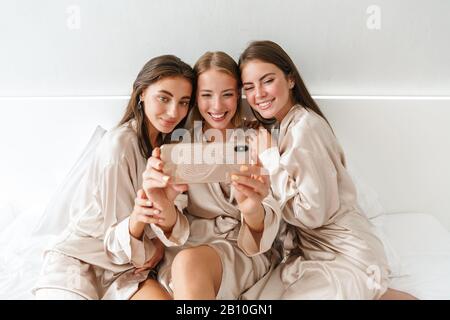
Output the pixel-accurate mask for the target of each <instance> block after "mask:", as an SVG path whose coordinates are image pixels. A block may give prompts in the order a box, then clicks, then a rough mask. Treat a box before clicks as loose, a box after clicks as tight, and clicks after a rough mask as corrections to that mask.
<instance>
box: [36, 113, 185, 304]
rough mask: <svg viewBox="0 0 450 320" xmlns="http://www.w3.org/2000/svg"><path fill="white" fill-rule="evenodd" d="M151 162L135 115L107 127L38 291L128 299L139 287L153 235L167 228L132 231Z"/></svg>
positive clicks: (48, 258)
mask: <svg viewBox="0 0 450 320" xmlns="http://www.w3.org/2000/svg"><path fill="white" fill-rule="evenodd" d="M145 166H146V159H144V157H142V155H141V153H140V151H139V145H138V139H137V135H136V128H135V122H134V121H133V120H131V121H130V122H128V123H125V124H123V125H121V126H119V127H116V128H114V129H112V130H110V131H109V132H107V133H105V135H104V136H103V137H102V140H101V141H100V142H99V145H98V146H97V148H96V149H95V155H94V157H93V161H92V163H91V164H90V165H89V167H88V169H87V171H86V173H85V176H84V177H83V179H82V182H81V183H80V186H79V188H78V190H77V192H76V195H75V196H74V198H73V200H72V202H71V203H68V204H67V208H66V211H65V212H63V213H61V214H68V215H69V216H70V223H69V226H68V227H67V228H66V229H65V230H64V232H63V233H62V234H61V235H60V236H59V237H58V239H57V241H55V243H53V244H52V245H51V246H50V247H49V248H48V250H46V251H45V253H44V255H45V256H44V264H43V267H42V271H41V275H40V276H39V278H38V282H37V284H36V286H35V288H34V289H33V291H34V292H35V291H36V290H38V289H42V288H56V289H65V290H68V291H72V292H75V293H77V294H79V295H82V296H83V297H85V298H87V299H128V298H130V296H131V295H132V294H133V293H134V292H135V291H137V289H138V284H139V282H142V281H143V280H145V279H146V278H147V275H148V273H149V271H144V272H142V273H140V274H137V275H134V269H135V268H139V267H141V266H142V265H144V263H145V262H146V261H148V260H149V259H150V258H151V257H152V256H153V254H154V252H155V247H154V245H153V243H152V242H151V239H153V238H155V237H156V235H155V231H156V232H161V230H159V228H157V227H154V228H151V227H150V225H148V226H146V228H145V230H144V235H143V237H142V239H136V238H134V237H132V236H131V235H130V233H129V217H130V214H131V212H132V211H133V207H134V199H135V198H136V194H137V191H138V190H139V189H141V188H142V173H143V172H144V170H145ZM182 196H183V195H181V196H180V197H182ZM183 223H184V224H187V223H188V222H187V219H186V218H184V217H181V216H180V219H178V220H177V225H176V226H175V228H174V229H177V228H181V227H182V226H181V225H182V224H183ZM154 230H155V231H154ZM165 241H166V243H170V244H172V243H173V242H172V241H174V242H177V241H180V239H175V238H171V239H165ZM183 241H185V239H184V240H183ZM68 278H72V279H73V281H68Z"/></svg>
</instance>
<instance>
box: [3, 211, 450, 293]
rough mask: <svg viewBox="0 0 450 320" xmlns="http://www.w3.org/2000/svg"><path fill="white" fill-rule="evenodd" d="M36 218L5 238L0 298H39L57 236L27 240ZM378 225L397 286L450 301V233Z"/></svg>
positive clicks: (416, 218) (391, 218)
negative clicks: (34, 290) (45, 253)
mask: <svg viewBox="0 0 450 320" xmlns="http://www.w3.org/2000/svg"><path fill="white" fill-rule="evenodd" d="M30 216H31V214H30V215H27V214H22V215H21V216H19V217H17V218H16V219H15V220H14V221H13V223H11V224H10V225H8V226H7V227H6V228H4V229H3V230H2V232H1V233H0V252H2V257H0V299H33V296H32V294H31V293H30V289H31V287H32V286H33V284H34V283H35V281H36V279H37V277H38V274H39V270H40V266H41V253H42V250H43V248H44V247H45V245H46V243H47V241H49V240H51V236H39V237H36V236H35V237H27V236H25V235H27V234H31V232H30V231H31V229H32V227H33V225H34V223H33V221H30ZM372 221H373V222H374V224H375V225H376V226H377V229H378V231H380V236H381V237H382V238H383V239H382V240H383V241H384V242H385V243H386V245H387V246H389V248H388V250H387V252H388V258H389V261H390V263H391V265H392V268H393V270H394V271H395V272H394V275H393V277H392V282H391V287H392V288H395V289H399V290H403V291H406V292H408V293H411V294H413V295H414V296H416V297H418V298H419V299H450V272H449V271H450V233H449V232H448V231H447V230H446V229H445V228H444V227H443V226H442V225H441V224H440V223H439V222H438V221H437V220H436V219H435V218H434V217H433V216H431V215H427V214H418V213H402V214H385V215H382V216H379V217H377V218H374V219H373V220H372Z"/></svg>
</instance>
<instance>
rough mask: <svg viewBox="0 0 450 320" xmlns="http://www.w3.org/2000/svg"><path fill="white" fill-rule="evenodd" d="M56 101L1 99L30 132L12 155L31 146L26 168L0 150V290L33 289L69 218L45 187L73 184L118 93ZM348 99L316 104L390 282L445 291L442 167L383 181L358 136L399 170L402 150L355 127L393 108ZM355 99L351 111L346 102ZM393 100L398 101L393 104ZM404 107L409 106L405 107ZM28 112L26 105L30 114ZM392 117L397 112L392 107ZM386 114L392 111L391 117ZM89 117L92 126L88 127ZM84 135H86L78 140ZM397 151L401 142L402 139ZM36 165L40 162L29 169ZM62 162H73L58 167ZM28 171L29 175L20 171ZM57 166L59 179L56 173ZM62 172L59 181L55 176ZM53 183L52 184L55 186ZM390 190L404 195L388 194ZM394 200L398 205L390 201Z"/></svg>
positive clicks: (449, 250) (415, 290) (119, 105)
mask: <svg viewBox="0 0 450 320" xmlns="http://www.w3.org/2000/svg"><path fill="white" fill-rule="evenodd" d="M61 103H62V102H61V101H40V102H36V101H30V102H20V103H19V102H18V103H17V104H20V107H19V106H15V105H14V103H10V104H9V107H10V109H9V110H12V111H11V112H14V113H15V114H14V115H11V116H14V117H17V118H21V119H24V120H23V121H24V125H25V126H28V127H29V128H31V130H33V132H34V134H33V135H32V136H28V137H27V139H28V141H27V145H29V148H28V149H26V150H25V151H23V152H26V153H23V154H21V157H20V158H21V159H22V158H26V157H30V154H31V155H33V154H34V155H38V156H36V157H33V162H32V163H33V166H31V168H29V167H28V166H25V165H24V166H23V168H24V169H23V170H22V169H21V170H19V169H14V168H15V167H14V165H16V167H17V166H18V165H20V166H22V163H20V162H19V164H16V163H14V162H13V159H12V158H11V159H10V160H8V158H7V157H8V155H7V154H6V155H5V156H4V157H3V158H2V159H1V161H6V162H3V163H2V166H0V167H1V168H2V170H3V169H4V168H5V167H6V168H7V169H9V171H10V172H9V175H8V171H6V170H4V172H2V178H3V177H5V179H6V180H3V182H2V185H1V186H2V187H3V188H4V189H2V195H3V194H8V192H9V195H11V197H10V199H12V200H8V199H7V200H5V199H4V198H3V199H2V198H0V212H1V215H0V252H1V253H2V254H1V256H0V299H33V296H32V294H31V292H30V289H31V288H32V286H33V285H34V283H35V281H36V279H37V277H38V275H39V271H40V267H41V262H42V251H43V249H44V248H45V246H46V245H47V244H48V243H49V242H50V241H52V240H53V239H54V238H55V235H56V234H57V233H58V231H60V230H61V228H62V226H63V225H64V224H65V223H66V222H67V219H68V217H62V218H55V216H54V215H52V214H49V212H50V211H52V210H51V208H52V206H57V205H58V204H57V203H55V202H54V201H53V200H51V199H52V198H51V195H52V194H55V192H56V190H59V192H67V190H70V188H71V187H73V185H72V186H71V185H70V184H69V185H68V184H67V183H68V182H67V181H69V180H70V179H69V178H70V177H71V178H72V180H73V173H74V172H79V166H80V165H81V166H82V165H83V164H85V163H87V161H88V156H87V155H89V150H92V147H93V146H95V141H97V139H98V138H99V137H101V135H102V132H103V129H101V127H97V124H100V125H101V126H102V127H105V128H109V127H111V126H112V125H113V124H114V123H116V122H117V119H118V118H119V117H120V115H121V112H122V110H123V106H124V104H125V101H100V100H95V101H89V102H86V101H78V102H73V101H65V102H63V103H65V105H66V106H67V108H64V110H62V109H61V108H60V107H61ZM356 104H357V103H356V102H348V101H338V102H336V101H328V102H325V103H322V104H321V105H323V106H324V108H323V109H324V111H325V114H326V115H327V116H328V118H329V120H330V121H331V123H332V124H333V127H334V129H335V132H336V135H337V136H338V138H339V139H340V141H341V143H342V145H343V148H344V150H345V152H346V155H347V158H348V159H351V162H350V164H349V169H350V173H351V174H352V176H353V178H354V180H355V183H356V185H357V190H358V201H359V205H360V207H361V208H362V210H363V212H364V213H365V214H366V215H367V216H368V217H369V219H370V220H371V221H372V222H373V224H374V225H375V226H376V230H377V232H378V234H379V236H380V238H381V239H382V241H383V243H384V245H385V248H386V252H387V256H388V260H389V263H390V265H391V268H392V271H393V273H392V276H391V283H390V286H391V287H392V288H394V289H398V290H402V291H406V292H408V293H410V294H412V295H414V296H416V297H418V298H419V299H450V274H449V273H448V271H449V270H450V233H449V231H448V230H449V229H448V226H447V225H446V224H445V221H446V220H445V219H447V218H448V214H449V212H448V210H447V208H448V199H447V197H446V196H445V192H447V191H448V188H447V189H446V185H445V184H443V183H437V184H436V181H438V182H439V179H441V178H442V179H443V180H445V181H450V179H447V176H446V175H448V174H447V172H444V173H442V174H441V175H439V176H436V177H434V178H433V177H432V178H433V179H434V185H438V186H440V188H439V189H436V190H433V192H432V193H430V192H428V193H427V191H426V190H423V189H420V188H423V187H424V186H425V188H428V186H427V185H426V182H427V181H426V180H423V181H418V183H417V185H414V186H412V185H411V184H410V183H409V181H407V177H406V178H405V177H400V178H399V179H400V182H398V181H394V182H391V180H390V179H392V178H397V177H392V175H393V173H390V172H384V171H382V170H381V171H380V170H377V169H376V167H377V165H380V162H381V166H382V167H383V168H385V167H386V166H387V164H384V163H382V160H380V159H379V158H376V154H375V153H379V152H380V150H382V149H378V150H373V148H371V149H367V148H366V146H367V145H370V146H379V147H380V148H385V150H386V154H389V156H391V159H390V161H393V162H394V164H396V165H397V167H396V168H397V169H396V170H397V172H400V173H398V174H401V166H400V165H398V163H397V162H399V161H403V159H401V157H408V156H409V155H408V154H405V155H403V154H399V155H397V158H395V157H393V156H392V154H393V153H395V151H396V150H397V149H395V148H394V147H392V142H391V144H389V143H388V142H386V141H384V142H383V143H380V142H379V140H385V137H383V136H378V134H375V133H373V134H369V133H367V131H364V128H365V127H367V125H368V123H369V124H372V123H376V122H377V121H383V123H386V118H385V117H384V116H385V115H386V114H389V115H392V114H393V112H392V109H390V110H385V111H383V109H382V108H381V109H380V108H379V107H378V106H373V107H372V106H371V105H370V104H367V103H366V104H365V106H366V109H361V108H360V107H357V106H356ZM394 107H395V106H394ZM352 108H354V109H352ZM357 108H358V110H359V111H358V112H356V111H355V110H357ZM438 108H440V106H438ZM394 109H395V110H397V111H398V110H399V108H394ZM373 110H381V113H380V114H379V115H378V117H379V119H378V118H376V117H375V116H373V115H374V113H371V112H373ZM411 110H414V109H409V110H405V111H407V112H409V111H411ZM447 110H448V109H447ZM354 111H355V112H354ZM400 111H402V110H400ZM33 112H35V114H34V115H33ZM402 112H403V111H402ZM445 112H448V111H445ZM22 113H23V114H22ZM83 113H84V114H86V113H88V114H90V115H91V116H90V117H89V118H85V117H82V116H79V115H81V114H83ZM24 114H27V115H28V116H29V118H25V117H24V116H23V115H24ZM30 114H31V116H30ZM105 114H108V115H109V118H108V120H107V121H105V119H104V115H105ZM345 114H347V115H348V114H352V119H356V120H358V121H356V122H355V121H354V122H349V121H348V120H347V118H346V117H345ZM48 115H52V117H54V118H55V120H58V121H54V122H52V123H48V126H47V128H46V130H47V131H48V130H50V133H48V132H47V131H45V132H44V131H43V129H42V126H41V125H40V124H39V122H38V123H36V121H35V120H36V118H38V117H42V118H43V119H46V117H47V116H48ZM368 115H370V116H373V117H368ZM77 116H78V117H79V118H77ZM435 116H436V117H441V118H445V117H442V113H435ZM58 117H59V118H58ZM102 119H103V120H102ZM377 119H378V120H377ZM81 120H82V121H81ZM398 120H399V121H400V120H403V119H401V117H400V116H399V117H398ZM27 121H28V122H27ZM364 121H365V122H364ZM389 121H393V120H392V118H391V119H390V120H389ZM442 121H443V120H442ZM437 122H438V120H437ZM8 125H9V124H8V123H5V126H3V127H2V130H5V132H3V131H2V132H1V135H0V140H1V139H6V138H5V137H6V136H8V134H7V133H8V132H9V130H11V129H12V128H8ZM11 126H12V124H11ZM96 127H97V129H96V130H94V129H95V128H96ZM63 131H64V132H65V133H66V136H64V143H61V142H60V141H59V139H58V138H57V137H56V138H55V135H54V132H63ZM363 131H364V134H366V135H364V134H358V135H355V134H354V132H363ZM92 132H94V134H92ZM90 136H91V138H89V137H90ZM396 138H397V139H400V138H401V139H403V140H407V139H408V137H406V136H401V137H400V138H399V137H398V136H396ZM8 139H9V140H8V141H6V140H5V141H2V145H3V143H10V145H13V144H18V145H20V144H23V142H22V141H13V142H11V141H10V140H11V137H8ZM377 139H378V140H377ZM442 139H444V137H443V138H442ZM86 141H89V143H88V144H87V145H86ZM417 143H422V142H421V141H418V142H417ZM34 148H35V149H34ZM365 148H366V149H365ZM436 148H440V146H436ZM30 150H31V151H30ZM371 150H372V151H371ZM397 151H398V150H397ZM20 152H21V150H19V149H18V150H16V153H17V154H20ZM371 152H373V153H371ZM399 152H403V153H405V152H406V151H405V150H403V149H401V150H400V151H399ZM5 157H6V158H5ZM5 159H6V160H5ZM77 159H78V160H77ZM415 160H417V159H415ZM444 160H445V159H444ZM444 160H442V161H444ZM8 161H9V162H8ZM395 161H397V162H395ZM74 162H75V165H74ZM446 163H450V162H446ZM437 165H439V164H437ZM11 166H12V168H13V169H11ZM441 166H442V165H441ZM36 168H39V169H38V170H36ZM70 168H72V169H73V170H72V171H70V172H71V173H70V174H69V175H67V172H68V171H69V169H70ZM74 168H76V170H75V169H74ZM373 168H375V169H373ZM27 170H29V171H27ZM405 170H409V169H408V168H406V169H405ZM71 174H72V176H71ZM406 174H407V173H405V175H406ZM28 176H32V177H34V179H32V180H24V179H26V177H28ZM64 176H65V177H66V178H65V179H63V177H64ZM75 178H76V177H75ZM428 178H429V177H428ZM8 179H9V180H8ZM61 180H63V181H65V182H63V183H62V184H61ZM75 180H76V179H75ZM5 181H7V183H6V182H5ZM22 181H26V183H27V188H29V189H27V190H31V191H32V192H28V193H21V192H20V190H21V189H20V187H21V182H22ZM396 183H400V185H401V189H398V188H397V186H396V185H395V184H396ZM445 183H448V182H445ZM57 185H59V187H58V188H57ZM416 189H418V190H419V192H421V193H425V194H424V198H425V199H427V201H428V205H426V204H427V203H425V205H424V206H421V205H420V203H419V201H422V202H423V199H424V198H420V194H414V192H415V190H416ZM61 190H62V191H61ZM375 190H376V191H375ZM398 190H401V191H402V192H405V193H406V194H407V195H406V196H400V195H398V194H396V193H395V192H398ZM446 190H447V191H446ZM5 192H6V193H5ZM24 194H25V196H24ZM430 196H434V197H435V198H432V197H430ZM53 199H54V198H53ZM49 200H50V201H49ZM402 201H405V203H408V206H405V205H404V204H403V203H402ZM446 201H447V202H446ZM431 204H432V205H434V207H433V206H431ZM401 208H406V209H405V210H399V209H401ZM424 208H427V210H424ZM53 209H54V207H53ZM440 210H442V212H441V211H440ZM65 219H66V220H65Z"/></svg>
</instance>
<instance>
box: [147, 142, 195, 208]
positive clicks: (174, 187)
mask: <svg viewBox="0 0 450 320" xmlns="http://www.w3.org/2000/svg"><path fill="white" fill-rule="evenodd" d="M160 156H161V150H160V149H159V148H154V149H153V151H152V156H151V157H150V158H149V159H148V161H147V167H146V169H145V171H144V173H143V174H142V178H143V183H142V186H143V188H144V191H145V193H146V194H147V195H148V194H150V193H151V190H152V189H164V193H165V194H166V197H167V200H168V201H170V202H173V201H175V198H176V197H177V196H178V195H179V194H180V193H181V192H184V191H186V190H187V189H188V186H187V184H171V183H170V177H169V176H167V175H165V174H164V173H163V171H162V170H163V168H164V162H163V161H162V160H161V158H160Z"/></svg>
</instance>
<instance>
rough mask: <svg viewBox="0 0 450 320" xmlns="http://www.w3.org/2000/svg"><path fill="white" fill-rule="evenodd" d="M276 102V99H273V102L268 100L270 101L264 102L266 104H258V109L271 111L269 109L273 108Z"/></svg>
mask: <svg viewBox="0 0 450 320" xmlns="http://www.w3.org/2000/svg"><path fill="white" fill-rule="evenodd" d="M274 100H275V99H272V100H268V101H264V102H261V103H258V104H257V105H258V108H259V109H261V110H266V109H269V108H270V107H271V106H272V102H273V101H274Z"/></svg>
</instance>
